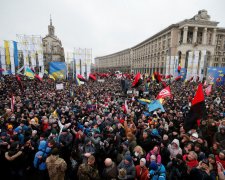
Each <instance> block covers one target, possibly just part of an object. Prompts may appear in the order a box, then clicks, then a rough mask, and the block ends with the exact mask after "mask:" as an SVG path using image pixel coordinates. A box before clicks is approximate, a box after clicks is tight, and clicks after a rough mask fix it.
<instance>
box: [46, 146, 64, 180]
mask: <svg viewBox="0 0 225 180" xmlns="http://www.w3.org/2000/svg"><path fill="white" fill-rule="evenodd" d="M46 165H47V169H48V174H49V177H50V180H64V178H65V171H66V169H67V164H66V162H65V161H64V159H62V158H60V157H59V150H58V149H57V148H54V149H52V151H51V155H50V156H49V157H47V159H46Z"/></svg>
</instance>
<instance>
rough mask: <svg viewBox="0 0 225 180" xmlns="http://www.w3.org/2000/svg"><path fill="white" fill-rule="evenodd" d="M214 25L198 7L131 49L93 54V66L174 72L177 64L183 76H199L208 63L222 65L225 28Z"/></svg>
mask: <svg viewBox="0 0 225 180" xmlns="http://www.w3.org/2000/svg"><path fill="white" fill-rule="evenodd" d="M217 25H218V22H216V21H212V20H211V19H210V16H209V15H208V13H207V11H206V10H200V11H199V12H198V14H197V15H195V16H194V17H193V18H191V19H185V20H183V21H181V22H178V23H176V24H172V25H170V26H168V27H167V28H165V29H163V30H162V31H160V32H158V33H157V34H155V35H153V36H151V37H150V38H148V39H146V40H144V41H143V42H141V43H139V44H137V45H135V46H133V47H131V48H128V49H125V50H122V51H120V52H117V53H114V54H110V55H106V56H102V57H96V58H95V68H96V70H97V71H108V70H111V71H115V70H121V71H124V72H125V71H126V72H128V71H134V72H135V73H136V72H141V73H150V74H152V73H153V72H155V71H159V72H160V73H163V74H173V75H174V74H175V73H176V70H177V67H178V64H180V65H181V67H182V68H185V69H186V72H187V77H189V76H193V75H199V76H200V77H203V76H205V75H206V73H207V70H206V69H207V67H208V66H214V67H225V28H219V27H218V26H217Z"/></svg>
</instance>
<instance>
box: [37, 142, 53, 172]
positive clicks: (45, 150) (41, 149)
mask: <svg viewBox="0 0 225 180" xmlns="http://www.w3.org/2000/svg"><path fill="white" fill-rule="evenodd" d="M50 151H51V148H49V147H47V142H46V141H45V140H42V141H40V144H39V146H38V152H37V153H36V154H35V157H34V161H33V163H34V167H35V168H38V169H39V170H46V169H47V167H46V162H45V160H46V158H47V156H48V155H49V153H50ZM40 156H41V158H40V159H39V157H40Z"/></svg>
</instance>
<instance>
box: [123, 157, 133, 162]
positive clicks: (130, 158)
mask: <svg viewBox="0 0 225 180" xmlns="http://www.w3.org/2000/svg"><path fill="white" fill-rule="evenodd" d="M124 159H125V160H127V161H129V162H132V157H131V156H130V155H125V157H124Z"/></svg>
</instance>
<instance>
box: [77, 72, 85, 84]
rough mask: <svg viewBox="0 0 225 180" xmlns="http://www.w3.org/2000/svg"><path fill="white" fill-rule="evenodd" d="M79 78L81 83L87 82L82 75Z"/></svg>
mask: <svg viewBox="0 0 225 180" xmlns="http://www.w3.org/2000/svg"><path fill="white" fill-rule="evenodd" d="M77 78H78V79H79V80H80V81H83V82H85V81H86V79H85V78H84V77H83V76H82V75H80V74H78V75H77Z"/></svg>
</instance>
